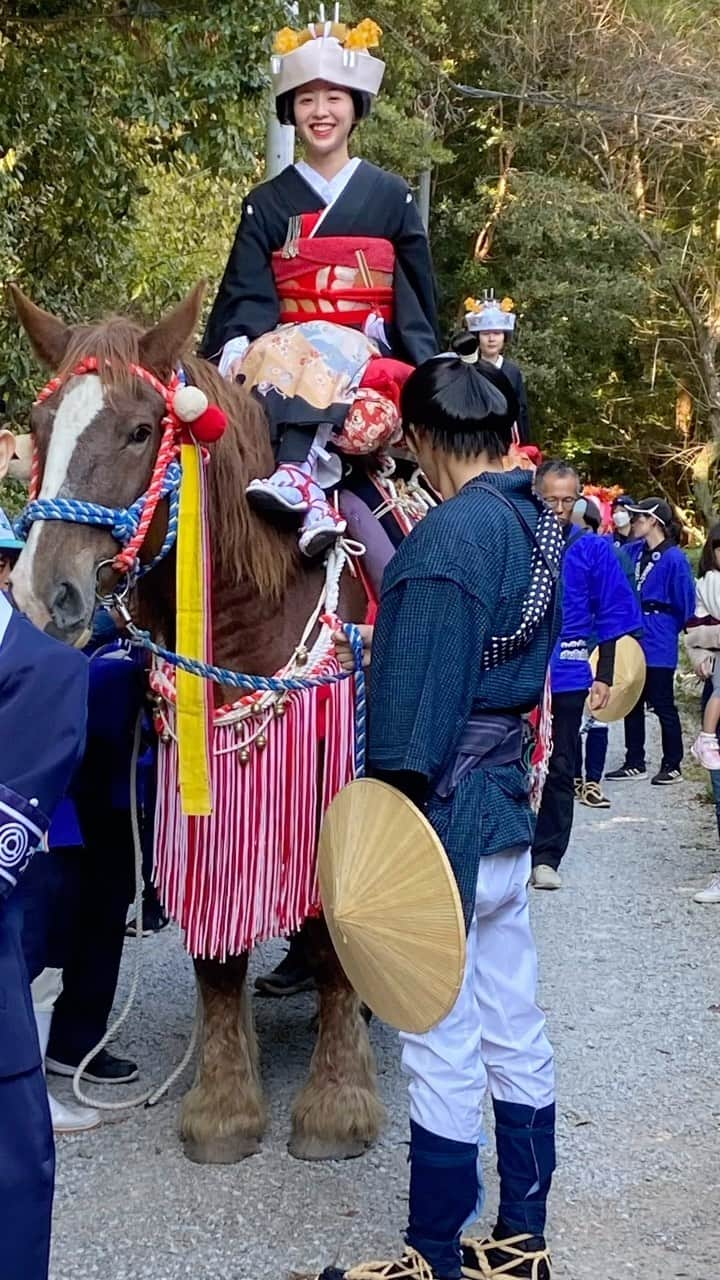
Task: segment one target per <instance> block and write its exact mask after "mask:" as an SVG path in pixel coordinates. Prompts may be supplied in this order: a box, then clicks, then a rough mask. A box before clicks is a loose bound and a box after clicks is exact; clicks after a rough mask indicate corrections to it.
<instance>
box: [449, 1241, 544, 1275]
mask: <svg viewBox="0 0 720 1280" xmlns="http://www.w3.org/2000/svg"><path fill="white" fill-rule="evenodd" d="M532 1239H533V1237H532V1236H529V1235H519V1236H509V1237H508V1238H507V1239H506V1240H495V1239H494V1238H493V1237H492V1236H491V1237H490V1238H488V1239H485V1240H473V1239H472V1237H471V1236H463V1238H462V1254H463V1266H462V1274H463V1280H551V1271H550V1254H549V1252H548V1250H547V1247H546V1245H545V1244H544V1243H543V1245H542V1248H539V1249H531V1250H530V1251H529V1252H528V1251H527V1250H525V1249H522V1248H519V1247H518V1246H519V1245H522V1244H523V1243H524V1242H525V1241H528V1240H532ZM491 1259H492V1261H491Z"/></svg>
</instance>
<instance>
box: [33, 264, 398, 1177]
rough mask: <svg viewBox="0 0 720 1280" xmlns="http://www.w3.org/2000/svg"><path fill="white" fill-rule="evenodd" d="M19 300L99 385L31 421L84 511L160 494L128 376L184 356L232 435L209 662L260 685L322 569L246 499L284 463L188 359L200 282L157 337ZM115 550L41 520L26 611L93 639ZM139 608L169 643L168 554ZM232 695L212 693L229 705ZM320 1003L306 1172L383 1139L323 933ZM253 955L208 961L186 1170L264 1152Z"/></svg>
mask: <svg viewBox="0 0 720 1280" xmlns="http://www.w3.org/2000/svg"><path fill="white" fill-rule="evenodd" d="M12 292H13V299H14V302H15V306H16V309H17V312H18V315H19V318H20V321H21V323H22V325H23V327H24V328H25V330H26V332H27V334H28V336H29V338H30V340H31V343H32V345H33V348H34V350H35V352H36V354H37V355H38V356H39V357H40V359H41V360H43V361H44V362H45V363H46V364H47V365H49V367H50V368H51V369H52V370H54V371H56V372H59V373H61V374H62V373H64V372H67V371H69V370H72V369H74V368H75V367H76V366H77V364H78V362H79V361H80V360H82V359H83V358H85V357H87V356H94V357H96V358H97V359H98V361H99V366H98V367H99V368H100V369H101V370H102V372H101V374H100V375H97V374H85V375H83V376H79V377H78V376H70V377H68V378H67V380H66V381H64V382H63V383H62V385H61V386H60V387H59V389H58V390H56V391H55V392H54V393H53V394H52V395H51V396H50V397H49V398H48V399H47V400H46V401H45V402H44V403H43V404H39V405H35V406H34V408H33V411H32V420H31V421H32V432H33V436H34V440H35V444H36V448H37V453H38V457H39V462H40V466H41V473H42V475H43V490H42V494H43V496H51V497H52V496H56V497H57V496H60V497H73V498H82V499H84V500H87V501H91V502H97V503H101V504H103V505H105V506H112V507H128V506H130V504H131V503H132V502H133V501H134V500H135V499H136V498H137V497H138V496H139V495H140V494H142V493H143V492H144V491H145V489H146V488H147V485H148V483H149V480H150V477H151V474H152V470H153V464H154V460H155V457H156V453H157V450H158V445H159V439H160V422H161V419H162V416H163V413H164V411H165V406H164V403H163V400H162V397H161V396H160V394H159V393H158V392H157V391H155V390H154V389H153V388H152V387H151V386H150V385H149V384H147V383H146V382H144V381H142V380H140V379H139V378H137V377H133V376H132V375H131V374H130V373H129V366H130V364H131V363H136V364H139V365H142V366H143V367H144V368H145V369H147V370H149V371H150V372H151V373H153V374H155V375H156V377H158V378H159V379H160V380H161V381H163V382H165V383H167V381H168V379H169V378H170V376H171V373H172V371H173V370H174V369H175V368H176V367H177V365H178V363H179V362H180V361H181V360H182V361H183V363H184V365H185V368H186V370H187V372H188V375H189V377H190V380H191V381H192V382H193V383H195V384H196V385H198V386H199V387H201V388H202V389H203V390H204V391H205V392H206V394H207V395H208V398H209V400H210V401H211V403H215V404H218V405H220V406H221V408H223V409H224V411H225V413H226V415H227V418H228V423H229V427H228V430H227V431H226V432H225V435H224V436H223V438H222V440H221V441H220V442H219V444H217V445H216V446H215V447H214V449H213V452H212V457H211V462H210V464H209V474H208V492H209V507H210V537H211V546H212V573H213V598H212V614H213V624H212V631H213V653H214V660H215V662H217V663H218V665H221V666H224V667H227V668H232V669H234V670H238V671H244V672H247V673H249V674H256V675H268V674H272V672H273V671H276V670H278V669H279V668H280V667H281V666H282V665H283V663H284V662H286V661H287V659H288V656H289V655H290V653H291V652H292V650H293V649H294V647H295V645H296V644H297V642H298V640H299V638H300V634H301V631H302V627H303V624H304V623H305V621H306V619H307V616H308V613H309V606H310V605H311V604H312V602H314V601H315V600H316V599H317V598H318V597H319V594H320V590H321V586H322V581H323V571H322V569H321V568H320V567H318V566H317V565H313V564H308V563H303V562H302V561H301V560H300V558H299V556H298V555H297V552H296V550H295V535H294V533H283V532H281V531H278V530H277V529H275V528H273V527H272V526H270V525H269V524H267V523H266V522H264V521H263V520H262V519H260V518H258V517H256V516H255V515H254V514H253V512H252V511H251V510H250V508H249V506H248V504H247V502H246V500H245V488H246V485H247V484H248V482H249V481H250V480H251V479H252V478H253V477H255V476H260V475H267V474H269V472H270V470H271V469H272V465H273V459H272V456H271V449H270V444H269V439H268V430H267V424H266V421H265V418H264V415H263V413H262V410H261V409H260V408H259V406H258V405H257V404H256V403H255V401H254V400H253V399H252V398H251V397H250V396H249V395H247V394H246V393H244V392H243V390H242V389H241V388H237V387H233V386H230V385H228V384H227V383H226V382H224V381H223V380H222V379H221V378H220V376H219V374H218V373H217V371H216V369H215V368H214V367H213V366H212V365H210V364H207V363H206V362H204V361H202V360H199V359H197V358H192V357H189V356H186V350H187V348H188V346H189V344H190V343H191V341H192V336H193V334H194V333H195V331H196V328H197V324H198V321H199V314H200V307H201V301H202V287H201V286H199V287H198V288H197V289H196V290H195V291H194V292H193V293H192V294H190V295H189V296H188V298H186V299H185V301H184V302H182V303H181V304H180V305H179V306H178V307H177V308H176V310H175V311H173V312H172V313H171V314H170V315H169V316H167V317H166V318H165V319H163V320H161V321H160V323H159V324H157V325H156V326H155V327H154V328H151V329H149V330H147V331H145V330H143V329H142V328H140V327H139V326H137V325H135V324H134V323H132V322H130V321H128V320H125V319H111V320H109V321H107V322H105V323H103V324H99V325H97V326H95V327H76V328H72V327H68V326H66V325H65V324H63V322H62V321H61V320H59V319H57V318H56V317H54V316H52V315H50V314H49V313H47V312H45V311H42V310H40V309H39V308H38V307H36V306H35V305H34V304H33V303H32V302H30V300H29V299H28V298H26V297H25V296H24V295H23V294H22V293H21V292H20V291H19V290H17V289H13V290H12ZM166 527H167V509H166V505H165V504H161V506H160V507H159V508H158V511H157V513H156V516H155V517H154V519H153V522H152V524H151V527H150V531H149V535H148V538H147V541H146V544H145V547H144V550H143V556H144V557H151V556H152V555H154V553H155V552H156V551H157V550H158V549H159V547H160V545H161V543H162V539H163V535H164V532H165V529H166ZM117 550H118V547H117V543H116V542H115V541H114V540H113V538H112V536H111V534H110V533H109V531H108V530H106V529H101V528H97V527H95V528H88V527H86V526H82V525H78V524H70V523H56V522H53V523H42V522H40V523H36V524H34V525H33V527H32V530H31V532H30V535H29V538H28V541H27V545H26V548H25V550H24V551H23V552H22V554H21V556H20V559H19V561H18V564H17V566H16V570H15V573H14V575H13V591H14V594H15V599H16V601H17V603H18V605H19V606H20V608H21V609H23V610H24V611H25V612H26V613H27V614H28V616H29V617H30V618H31V619H32V620H33V621H34V622H35V623H36V625H37V626H39V627H41V628H44V629H45V630H47V631H48V632H50V633H51V634H52V635H54V636H57V637H59V638H61V639H63V640H66V641H68V642H69V643H78V642H82V638H83V637H84V636H86V635H87V632H88V628H89V627H90V626H91V622H92V615H93V612H94V609H95V605H96V598H95V593H96V579H97V574H98V570H99V568H100V566H101V565H102V563H103V562H104V561H107V560H108V559H110V558H111V557H112V556H113V555H114V554H115V553H116V552H117ZM137 607H138V610H139V615H140V617H141V620H142V621H143V622H144V623H146V624H147V625H148V626H149V627H150V629H151V630H152V633H153V635H154V636H155V637H156V638H159V639H161V640H162V641H163V642H164V643H166V644H167V645H170V646H172V645H173V644H174V638H175V637H174V617H175V572H174V558H173V556H172V554H171V555H170V556H168V557H167V558H166V559H165V560H164V561H163V562H162V563H161V564H160V565H159V566H158V567H157V568H156V569H154V570H153V571H152V572H151V573H150V574H149V575H148V576H147V577H146V578H145V579H143V580H142V585H141V588H140V589H139V590H138V601H137ZM363 608H364V600H363V599H362V592H361V591H360V588H359V587H358V585H357V583H356V582H355V581H353V580H352V579H348V580H347V581H346V582H345V583H344V586H343V589H342V592H341V601H340V611H341V613H342V616H343V617H344V618H346V619H348V620H358V619H360V618H361V617H362V612H363ZM230 692H231V691H229V690H227V689H222V688H219V687H215V694H214V696H215V699H216V705H219V704H222V703H223V702H224V701H226V700H227V698H228V695H229V694H230ZM307 927H308V930H309V934H310V937H311V940H312V959H311V963H312V965H313V968H314V973H315V977H316V981H317V986H318V991H319V1012H320V1017H319V1032H318V1041H317V1044H316V1047H315V1051H314V1054H313V1057H312V1061H311V1066H310V1075H309V1079H308V1081H307V1083H306V1084H305V1086H304V1088H303V1089H302V1091H301V1093H300V1094H299V1096H298V1097H297V1099H296V1101H295V1104H294V1108H293V1119H292V1126H293V1129H292V1137H291V1140H290V1151H291V1153H292V1154H293V1155H295V1156H298V1157H300V1158H304V1159H339V1158H346V1157H350V1156H356V1155H359V1154H360V1153H361V1152H362V1151H363V1150H365V1148H366V1147H367V1146H368V1144H369V1143H371V1142H372V1141H373V1140H374V1139H375V1138H376V1137H377V1134H378V1132H379V1129H380V1126H381V1123H382V1115H383V1113H382V1107H381V1104H380V1102H379V1100H378V1097H377V1091H376V1081H375V1067H374V1061H373V1054H372V1050H371V1047H370V1042H369V1039H368V1034H367V1028H366V1026H365V1023H364V1021H363V1019H362V1017H361V1016H360V1007H359V1002H358V999H357V996H356V995H355V993H354V992H353V991H352V989H351V988H350V986H349V984H348V982H347V980H346V978H345V976H344V974H343V972H342V970H341V968H340V965H339V963H338V961H337V958H336V956H335V954H334V952H333V949H332V946H331V944H330V940H329V937H328V934H327V930H326V928H325V926H324V924H323V922H322V920H316V921H311V922H309V924H308V926H307ZM247 966H248V955H247V954H243V955H237V956H234V957H231V958H230V959H228V960H227V961H225V962H224V963H220V962H219V961H217V960H212V959H201V960H196V961H195V969H196V974H197V981H198V988H199V993H200V1000H201V1006H202V1015H203V1030H202V1037H201V1044H200V1052H199V1062H198V1070H197V1076H196V1079H195V1082H194V1084H193V1087H192V1088H191V1090H190V1091H189V1093H188V1094H187V1095H186V1097H185V1099H184V1100H183V1104H182V1114H181V1135H182V1138H183V1140H184V1144H185V1150H186V1152H187V1154H188V1155H189V1156H190V1158H191V1159H193V1160H197V1161H201V1162H210V1163H230V1162H233V1161H236V1160H240V1159H242V1158H243V1157H244V1156H248V1155H251V1154H252V1153H253V1152H255V1151H257V1149H258V1145H259V1142H260V1139H261V1136H262V1134H263V1131H264V1128H265V1124H266V1108H265V1103H264V1100H263V1095H262V1087H261V1082H260V1074H259V1065H258V1053H257V1045H256V1040H255V1034H254V1028H253V1019H252V1010H251V1002H250V1000H249V999H248V997H247V991H246V974H247Z"/></svg>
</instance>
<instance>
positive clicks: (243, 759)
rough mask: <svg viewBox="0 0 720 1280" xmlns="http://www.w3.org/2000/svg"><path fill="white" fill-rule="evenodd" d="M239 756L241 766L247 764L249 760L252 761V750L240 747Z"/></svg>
mask: <svg viewBox="0 0 720 1280" xmlns="http://www.w3.org/2000/svg"><path fill="white" fill-rule="evenodd" d="M237 755H238V760H239V761H240V764H247V762H248V760H249V759H250V748H249V747H240V749H239V751H238V753H237Z"/></svg>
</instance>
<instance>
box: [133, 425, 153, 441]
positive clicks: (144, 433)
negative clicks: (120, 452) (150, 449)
mask: <svg viewBox="0 0 720 1280" xmlns="http://www.w3.org/2000/svg"><path fill="white" fill-rule="evenodd" d="M151 435H152V427H148V426H147V424H146V423H141V424H140V426H139V427H133V429H132V431H131V432H130V435H129V436H128V441H129V443H130V444H144V443H145V441H146V440H149V439H150V436H151Z"/></svg>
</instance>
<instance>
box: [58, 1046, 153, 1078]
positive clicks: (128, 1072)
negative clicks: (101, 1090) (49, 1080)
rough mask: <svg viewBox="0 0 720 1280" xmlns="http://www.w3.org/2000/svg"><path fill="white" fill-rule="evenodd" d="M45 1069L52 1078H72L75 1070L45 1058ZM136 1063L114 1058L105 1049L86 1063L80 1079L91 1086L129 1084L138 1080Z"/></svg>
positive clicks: (67, 1065)
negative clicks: (87, 1081)
mask: <svg viewBox="0 0 720 1280" xmlns="http://www.w3.org/2000/svg"><path fill="white" fill-rule="evenodd" d="M45 1067H46V1069H47V1071H48V1072H49V1074H50V1075H52V1076H74V1075H75V1071H76V1068H77V1063H76V1064H75V1066H71V1065H70V1063H68V1062H58V1061H57V1059H56V1058H46V1059H45ZM138 1074H139V1073H138V1069H137V1063H135V1062H131V1061H130V1059H129V1058H116V1057H115V1055H114V1054H113V1053H108V1051H107V1049H101V1050H100V1052H99V1053H96V1054H95V1057H94V1058H91V1059H90V1061H89V1062H88V1064H87V1066H86V1068H85V1070H84V1071H83V1073H82V1075H81V1077H80V1079H81V1080H89V1081H90V1083H91V1084H130V1083H131V1082H132V1081H133V1080H137V1078H138Z"/></svg>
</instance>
